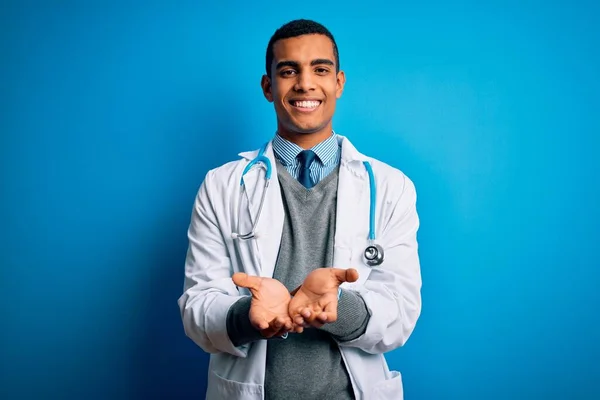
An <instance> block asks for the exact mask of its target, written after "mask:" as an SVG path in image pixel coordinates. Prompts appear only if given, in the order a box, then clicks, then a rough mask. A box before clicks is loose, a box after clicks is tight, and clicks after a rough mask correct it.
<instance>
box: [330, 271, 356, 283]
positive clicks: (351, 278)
mask: <svg viewBox="0 0 600 400" xmlns="http://www.w3.org/2000/svg"><path fill="white" fill-rule="evenodd" d="M333 272H334V274H335V277H336V278H337V280H338V282H339V283H344V282H356V281H357V280H358V271H357V270H356V269H354V268H348V269H341V268H333Z"/></svg>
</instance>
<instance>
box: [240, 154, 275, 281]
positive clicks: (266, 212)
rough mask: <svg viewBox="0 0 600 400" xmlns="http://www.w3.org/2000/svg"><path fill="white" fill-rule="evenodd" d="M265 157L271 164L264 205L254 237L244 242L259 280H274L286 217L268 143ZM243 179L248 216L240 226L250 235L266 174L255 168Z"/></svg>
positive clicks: (253, 155) (249, 158)
mask: <svg viewBox="0 0 600 400" xmlns="http://www.w3.org/2000/svg"><path fill="white" fill-rule="evenodd" d="M257 154H258V152H257V151H255V152H249V153H242V154H240V155H241V156H243V157H245V158H247V159H248V160H249V161H251V160H253V159H254V157H256V155H257ZM265 156H267V158H268V159H269V160H270V161H271V179H270V181H269V186H268V188H267V189H266V190H267V191H266V195H265V202H264V205H263V207H262V210H261V215H260V218H259V219H258V224H257V226H256V237H255V238H254V239H250V240H247V242H249V243H248V245H250V246H251V252H254V253H255V256H256V259H257V260H258V263H259V265H257V270H259V271H260V276H262V277H269V278H270V277H272V276H273V271H274V269H275V263H276V262H277V256H278V254H279V246H280V243H281V234H282V231H283V222H284V217H285V215H284V210H283V202H282V199H281V191H280V188H279V180H278V179H277V166H276V163H275V158H274V154H273V148H272V147H271V144H270V143H269V145H268V146H267V149H266V151H265ZM243 179H244V184H245V186H246V201H247V204H248V205H247V210H248V214H249V215H248V214H246V217H245V218H243V219H244V220H245V221H246V223H244V224H243V225H242V226H243V227H244V233H246V232H248V231H250V229H251V227H252V224H254V223H255V221H256V217H257V215H258V210H259V208H260V202H261V197H262V195H263V192H264V190H265V170H264V168H262V167H259V166H258V165H255V166H253V167H252V168H251V169H250V171H248V172H247V173H246V175H244V178H243Z"/></svg>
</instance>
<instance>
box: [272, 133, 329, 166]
mask: <svg viewBox="0 0 600 400" xmlns="http://www.w3.org/2000/svg"><path fill="white" fill-rule="evenodd" d="M336 136H337V135H336V134H335V132H332V134H331V136H329V137H328V138H327V139H325V140H324V141H322V142H321V143H319V144H317V145H316V146H314V147H313V148H311V149H310V150H312V151H314V152H315V154H316V155H317V158H318V160H319V161H320V162H321V163H322V164H323V165H324V166H330V165H333V164H335V163H336V162H337V160H338V157H337V156H338V153H339V151H340V144H339V142H338V140H337V137H336ZM302 150H304V149H303V148H302V147H300V146H298V145H297V144H296V143H292V142H290V141H289V140H286V139H284V138H283V137H281V136H279V134H276V135H275V137H274V138H273V152H274V153H275V156H276V157H277V158H278V159H279V161H280V162H281V163H282V164H283V165H285V166H289V165H294V164H295V163H296V162H297V159H296V157H297V156H298V154H300V152H301V151H302Z"/></svg>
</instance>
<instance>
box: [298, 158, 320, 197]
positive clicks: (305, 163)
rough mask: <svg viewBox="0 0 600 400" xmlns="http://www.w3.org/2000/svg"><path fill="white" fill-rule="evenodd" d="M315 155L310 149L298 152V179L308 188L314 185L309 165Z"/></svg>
mask: <svg viewBox="0 0 600 400" xmlns="http://www.w3.org/2000/svg"><path fill="white" fill-rule="evenodd" d="M316 157H317V155H316V154H315V152H314V151H312V150H304V151H301V152H300V154H298V160H299V161H300V176H299V177H298V180H299V181H300V183H301V184H303V185H304V186H305V187H306V188H308V189H310V188H311V187H313V186H314V183H313V181H312V179H310V165H311V164H312V162H313V161H314V160H315V158H316Z"/></svg>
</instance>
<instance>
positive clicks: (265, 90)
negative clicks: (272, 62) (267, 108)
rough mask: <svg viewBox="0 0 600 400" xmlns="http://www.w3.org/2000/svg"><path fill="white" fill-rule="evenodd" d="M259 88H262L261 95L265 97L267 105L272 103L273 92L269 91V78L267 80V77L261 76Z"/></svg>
mask: <svg viewBox="0 0 600 400" xmlns="http://www.w3.org/2000/svg"><path fill="white" fill-rule="evenodd" d="M260 86H261V87H262V91H263V95H264V96H265V99H267V101H268V102H269V103H272V102H273V92H272V91H271V78H269V77H268V76H267V75H263V76H262V79H261V81H260Z"/></svg>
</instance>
